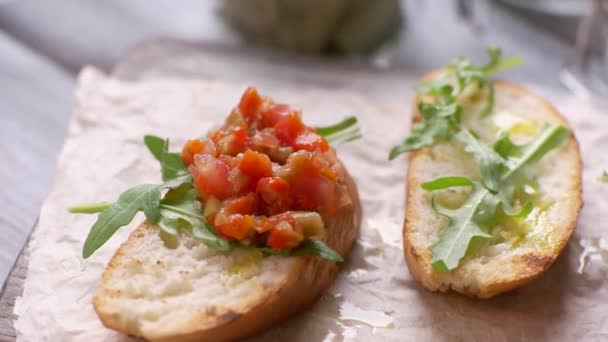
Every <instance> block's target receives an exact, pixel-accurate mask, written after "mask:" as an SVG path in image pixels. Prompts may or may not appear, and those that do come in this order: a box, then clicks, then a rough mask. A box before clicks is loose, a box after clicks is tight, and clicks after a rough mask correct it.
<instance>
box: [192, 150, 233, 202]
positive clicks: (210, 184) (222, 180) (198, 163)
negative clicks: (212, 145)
mask: <svg viewBox="0 0 608 342" xmlns="http://www.w3.org/2000/svg"><path fill="white" fill-rule="evenodd" d="M189 170H190V173H191V174H192V177H193V179H194V185H195V186H196V188H197V189H199V190H200V191H201V192H202V193H203V197H204V198H206V197H208V196H215V197H217V198H219V199H225V198H228V197H230V196H231V195H232V188H233V185H232V183H231V182H230V181H229V180H228V173H229V172H230V168H229V166H228V165H227V164H226V163H224V162H223V161H221V160H219V159H217V158H215V157H213V156H211V155H208V154H198V155H196V156H195V157H194V164H192V165H191V166H190V168H189Z"/></svg>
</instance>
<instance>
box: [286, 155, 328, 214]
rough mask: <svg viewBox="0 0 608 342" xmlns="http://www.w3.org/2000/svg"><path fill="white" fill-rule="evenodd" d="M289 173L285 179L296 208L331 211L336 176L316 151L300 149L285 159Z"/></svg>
mask: <svg viewBox="0 0 608 342" xmlns="http://www.w3.org/2000/svg"><path fill="white" fill-rule="evenodd" d="M287 163H288V165H289V166H290V169H291V173H290V174H289V176H288V178H287V181H288V182H289V185H290V186H291V195H292V197H293V199H294V201H295V202H294V205H295V209H297V210H324V209H329V210H328V211H329V212H333V211H334V210H333V209H334V208H335V206H336V203H337V200H338V198H336V193H337V192H339V191H338V189H337V184H336V182H335V180H336V178H335V177H336V176H335V174H334V173H333V171H332V170H331V169H330V168H329V165H328V163H327V162H326V161H325V160H324V159H323V158H322V155H321V154H320V153H317V152H313V153H311V152H305V151H300V152H297V153H294V154H293V155H292V156H291V157H290V158H289V160H288V161H287Z"/></svg>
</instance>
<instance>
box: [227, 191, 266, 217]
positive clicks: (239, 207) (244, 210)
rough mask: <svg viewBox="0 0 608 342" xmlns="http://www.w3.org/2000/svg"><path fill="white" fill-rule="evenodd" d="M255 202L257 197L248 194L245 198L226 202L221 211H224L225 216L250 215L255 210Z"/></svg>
mask: <svg viewBox="0 0 608 342" xmlns="http://www.w3.org/2000/svg"><path fill="white" fill-rule="evenodd" d="M256 202H257V196H256V195H255V194H254V193H249V194H247V195H245V196H241V197H237V198H235V199H231V200H228V201H226V204H225V205H224V208H223V209H222V211H225V213H226V214H227V215H234V214H242V215H250V214H253V213H254V212H255V210H256V204H257V203H256Z"/></svg>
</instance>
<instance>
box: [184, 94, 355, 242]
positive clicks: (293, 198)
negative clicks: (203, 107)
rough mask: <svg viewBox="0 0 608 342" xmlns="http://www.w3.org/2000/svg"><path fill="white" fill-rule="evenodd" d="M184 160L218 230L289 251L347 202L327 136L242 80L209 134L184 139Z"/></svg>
mask: <svg viewBox="0 0 608 342" xmlns="http://www.w3.org/2000/svg"><path fill="white" fill-rule="evenodd" d="M181 158H182V160H183V161H184V163H186V164H187V165H189V168H188V170H189V171H190V173H191V175H192V178H193V180H194V185H195V187H196V189H197V191H198V196H199V197H200V198H201V200H202V201H203V204H204V211H203V215H204V216H205V218H206V219H207V220H208V221H209V222H210V223H211V224H213V226H214V228H215V229H216V231H217V232H218V233H219V234H221V235H222V236H224V237H226V238H228V239H230V240H236V241H245V240H246V241H247V242H245V243H246V244H252V245H255V246H260V245H262V244H263V245H267V246H270V247H272V248H274V249H276V250H292V249H294V248H296V247H297V246H298V245H300V244H301V242H302V241H303V240H304V239H306V238H310V237H316V238H322V237H323V236H324V233H325V230H324V225H323V220H322V216H324V215H334V214H335V213H336V212H337V210H338V209H339V208H341V207H342V206H344V205H348V204H349V203H352V202H351V199H350V196H349V194H348V193H347V192H346V191H345V189H344V186H343V185H341V183H340V182H339V179H341V178H342V177H343V176H344V173H343V171H342V169H341V168H340V164H339V162H338V160H337V158H336V156H335V152H334V151H333V150H332V149H331V148H330V146H329V144H328V142H327V140H326V139H325V138H323V137H322V136H321V135H319V134H318V133H316V132H315V130H314V129H313V128H311V127H308V126H306V125H304V123H303V122H302V120H301V118H300V112H299V111H297V110H295V109H293V108H291V107H290V106H288V105H285V104H275V103H274V102H273V101H272V100H270V99H269V98H265V97H262V96H260V94H259V93H258V92H257V90H256V88H254V87H249V88H247V90H246V91H245V93H244V94H243V97H242V98H241V101H240V103H239V104H238V106H237V107H236V108H234V109H233V110H232V111H231V112H230V114H229V115H228V117H227V118H226V121H225V123H224V125H223V126H222V127H220V128H219V129H217V130H214V131H212V132H211V133H210V134H209V140H198V139H195V140H189V141H188V142H187V143H186V144H185V145H184V147H183V149H182V154H181Z"/></svg>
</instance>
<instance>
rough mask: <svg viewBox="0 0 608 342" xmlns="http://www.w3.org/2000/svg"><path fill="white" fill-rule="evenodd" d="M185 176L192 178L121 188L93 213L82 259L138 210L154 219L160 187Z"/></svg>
mask: <svg viewBox="0 0 608 342" xmlns="http://www.w3.org/2000/svg"><path fill="white" fill-rule="evenodd" d="M188 180H190V181H191V180H192V178H190V177H189V176H184V177H181V178H176V179H174V180H172V181H170V182H167V183H165V184H161V185H156V184H143V185H138V186H135V187H132V188H130V189H128V190H127V191H125V192H123V193H122V194H121V195H120V196H119V197H118V200H117V201H116V202H115V203H114V204H112V205H111V206H110V207H108V208H106V209H104V210H103V211H101V213H100V214H99V216H98V217H97V221H95V224H93V227H91V230H90V231H89V235H88V236H87V239H86V241H85V243H84V246H83V249H82V256H83V257H84V258H85V259H86V258H88V257H89V256H91V255H92V254H93V253H94V252H95V251H96V250H97V249H99V247H101V246H102V245H103V244H104V243H106V241H108V239H109V238H110V237H111V236H112V235H114V233H116V231H117V230H118V229H120V228H121V227H123V226H126V225H127V224H129V223H130V222H131V221H132V220H133V217H135V214H136V213H137V212H138V211H143V212H144V214H145V215H146V218H147V219H148V221H150V222H152V223H158V221H159V219H160V216H161V212H160V196H161V191H162V190H163V189H170V188H175V187H178V186H180V185H181V184H183V182H186V181H188Z"/></svg>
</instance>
